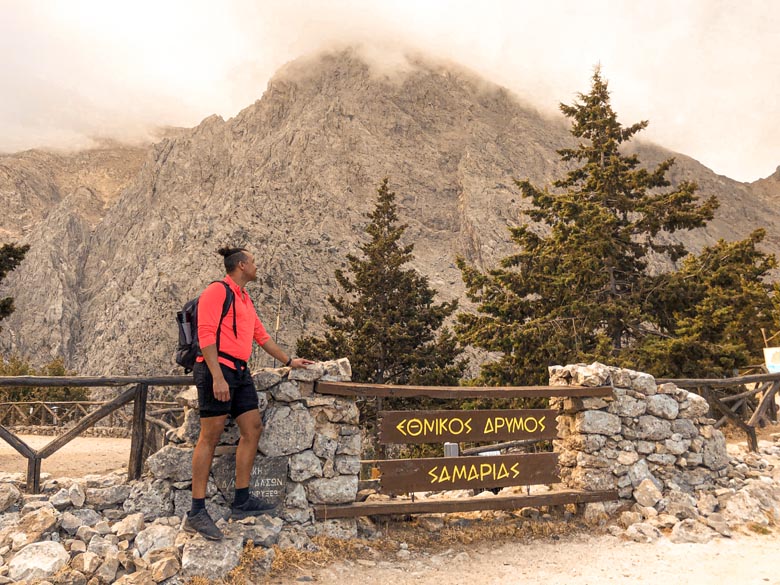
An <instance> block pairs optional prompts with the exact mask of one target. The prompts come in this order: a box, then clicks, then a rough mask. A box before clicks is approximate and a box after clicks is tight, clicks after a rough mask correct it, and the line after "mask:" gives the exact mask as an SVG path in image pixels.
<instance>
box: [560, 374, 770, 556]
mask: <svg viewBox="0 0 780 585" xmlns="http://www.w3.org/2000/svg"><path fill="white" fill-rule="evenodd" d="M550 384H551V385H556V386H566V385H577V386H608V385H611V386H612V387H613V390H614V392H613V396H612V397H611V398H556V399H552V401H551V407H552V408H556V407H557V408H558V409H559V416H558V436H559V437H560V439H559V440H557V441H555V442H554V448H555V451H558V452H559V453H560V456H559V463H560V465H561V479H562V481H563V484H564V485H565V486H567V487H570V488H576V489H584V490H603V489H617V490H618V494H619V497H620V500H618V501H616V502H607V503H598V504H588V505H587V506H586V509H585V515H586V519H590V520H596V521H599V520H601V521H605V520H606V518H607V517H608V516H612V515H613V514H616V513H617V514H619V518H620V523H621V524H622V525H623V527H624V528H627V530H626V532H625V536H627V537H628V538H631V539H634V540H637V541H649V540H654V539H656V538H659V537H660V536H661V533H660V531H659V529H668V528H671V529H672V531H671V538H672V540H673V541H675V542H703V541H707V540H709V539H710V538H713V537H716V536H718V535H721V536H729V535H730V534H731V528H732V527H733V526H738V525H744V524H748V523H752V524H757V525H760V526H766V525H767V524H769V523H773V522H775V521H777V520H780V488H779V487H778V484H777V479H778V477H776V474H775V477H773V476H772V472H773V471H775V469H774V468H773V465H772V464H770V462H769V460H768V459H767V458H765V457H762V456H761V455H762V454H764V455H766V456H769V458H770V459H773V460H774V458H776V457H777V456H780V445H778V444H775V443H770V442H766V441H762V444H761V445H759V446H760V453H758V454H756V453H745V454H738V453H737V452H736V450H735V453H734V457H733V458H731V457H730V456H729V452H728V450H727V446H726V440H725V438H724V436H723V433H721V432H720V431H719V430H717V429H715V428H714V427H713V424H714V423H715V421H714V420H713V419H711V418H709V416H708V413H709V405H708V403H707V401H706V400H705V399H704V398H702V397H701V396H699V395H698V394H695V393H692V392H688V391H687V390H684V389H682V388H678V387H677V386H675V385H674V384H661V385H658V384H656V383H655V379H654V378H653V377H652V376H650V375H649V374H645V373H641V372H635V371H633V370H627V369H620V368H615V367H608V366H605V365H603V364H599V363H594V364H592V365H584V364H577V365H569V366H565V367H564V366H554V367H551V368H550ZM613 529H614V530H616V531H618V532H619V531H620V529H619V528H617V527H613Z"/></svg>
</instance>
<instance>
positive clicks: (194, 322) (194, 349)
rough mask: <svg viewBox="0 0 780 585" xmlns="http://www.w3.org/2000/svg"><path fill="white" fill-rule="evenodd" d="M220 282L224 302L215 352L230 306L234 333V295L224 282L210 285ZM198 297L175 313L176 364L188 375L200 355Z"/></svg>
mask: <svg viewBox="0 0 780 585" xmlns="http://www.w3.org/2000/svg"><path fill="white" fill-rule="evenodd" d="M215 282H220V283H222V284H223V285H224V287H225V302H224V303H222V315H221V316H220V317H219V325H217V352H219V333H220V329H222V319H224V318H225V315H227V313H228V310H229V309H230V305H231V304H233V334H234V335H236V336H237V335H238V334H237V332H236V307H235V302H236V299H235V295H234V294H233V291H232V290H230V286H229V285H228V283H226V282H225V281H224V280H214V281H212V282H211V284H214V283H215ZM199 300H200V297H198V298H196V299H192V300H191V301H187V302H186V303H185V304H184V306H183V307H182V309H181V311H178V312H177V313H176V323H177V324H178V326H179V347H177V348H176V363H177V364H179V365H180V366H182V367H183V368H184V373H185V374H189V373H190V372H191V371H192V368H193V367H194V366H195V360H196V358H197V357H198V356H200V355H201V353H200V344H199V343H198V301H199Z"/></svg>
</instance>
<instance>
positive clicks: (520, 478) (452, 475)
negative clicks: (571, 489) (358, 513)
mask: <svg viewBox="0 0 780 585" xmlns="http://www.w3.org/2000/svg"><path fill="white" fill-rule="evenodd" d="M377 465H378V467H379V471H380V474H381V475H380V477H379V485H380V491H381V492H382V493H384V494H403V493H408V492H422V491H439V490H458V489H473V488H494V487H507V486H512V485H534V484H547V483H559V482H560V478H559V476H558V454H557V453H523V454H516V455H496V456H492V457H479V456H475V457H437V458H430V459H395V460H390V459H388V460H387V461H381V462H379V463H378V464H377Z"/></svg>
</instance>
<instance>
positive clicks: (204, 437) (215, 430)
mask: <svg viewBox="0 0 780 585" xmlns="http://www.w3.org/2000/svg"><path fill="white" fill-rule="evenodd" d="M225 419H226V417H221V416H219V417H208V418H202V419H201V420H200V435H199V436H198V442H199V443H202V444H203V445H205V446H208V447H216V446H217V444H218V443H219V438H220V437H221V436H222V432H223V431H224V430H225Z"/></svg>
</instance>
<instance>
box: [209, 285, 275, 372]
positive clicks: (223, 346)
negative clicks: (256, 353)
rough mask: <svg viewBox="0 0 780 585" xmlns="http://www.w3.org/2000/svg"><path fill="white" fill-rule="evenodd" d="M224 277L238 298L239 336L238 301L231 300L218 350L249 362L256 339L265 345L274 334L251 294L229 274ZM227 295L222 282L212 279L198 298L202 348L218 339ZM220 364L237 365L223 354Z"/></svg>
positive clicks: (224, 319)
mask: <svg viewBox="0 0 780 585" xmlns="http://www.w3.org/2000/svg"><path fill="white" fill-rule="evenodd" d="M223 280H224V282H225V283H227V285H228V286H229V287H230V290H232V291H233V295H235V298H236V302H235V311H236V331H237V333H238V335H235V334H234V333H233V307H234V304H233V303H231V304H230V308H229V309H228V312H227V314H226V315H225V317H224V318H223V319H222V327H221V332H220V334H219V348H218V349H219V351H220V352H222V353H226V354H228V355H230V356H233V357H234V358H237V359H239V360H243V361H245V362H246V361H249V356H250V355H251V354H252V340H253V339H254V340H255V341H257V343H258V344H259V345H261V346H262V345H265V343H266V342H267V341H268V340H269V339H271V336H270V335H268V332H267V331H266V330H265V327H263V324H262V322H261V321H260V317H258V316H257V311H256V310H255V305H254V303H253V302H252V299H251V298H249V294H247V292H246V291H245V290H242V289H241V288H239V286H238V285H237V284H236V283H235V282H233V279H232V278H230V276H225V278H224V279H223ZM225 295H227V291H226V290H225V287H224V286H222V285H221V284H220V283H219V282H212V283H211V284H210V285H209V286H207V287H206V290H204V291H203V293H202V294H201V295H200V299H199V300H198V340H199V342H200V346H201V347H208V346H209V345H214V344H215V343H216V342H217V326H218V325H219V317H220V315H221V314H222V305H223V304H224V302H225ZM198 361H203V358H202V357H199V358H198ZM219 363H221V364H224V365H226V366H228V367H230V368H233V369H235V367H236V366H235V364H233V363H232V362H231V361H230V360H228V359H225V358H223V357H220V358H219Z"/></svg>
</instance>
